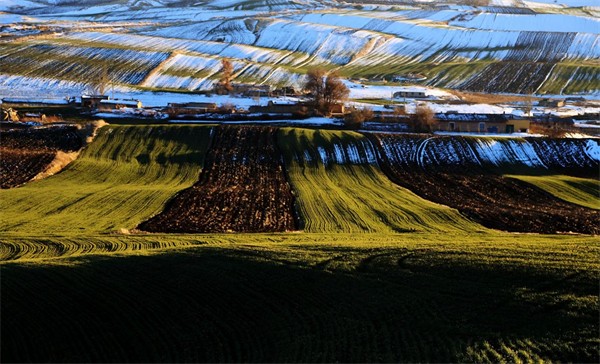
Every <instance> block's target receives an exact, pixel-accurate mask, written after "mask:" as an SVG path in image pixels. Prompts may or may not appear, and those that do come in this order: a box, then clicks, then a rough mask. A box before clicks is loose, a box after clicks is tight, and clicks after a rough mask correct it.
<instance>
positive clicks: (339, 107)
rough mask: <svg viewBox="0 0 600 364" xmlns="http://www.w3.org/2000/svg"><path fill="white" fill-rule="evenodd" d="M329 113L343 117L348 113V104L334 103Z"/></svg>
mask: <svg viewBox="0 0 600 364" xmlns="http://www.w3.org/2000/svg"><path fill="white" fill-rule="evenodd" d="M329 114H330V115H331V116H332V117H343V116H344V115H346V106H345V105H344V104H341V103H340V104H333V105H331V107H330V109H329Z"/></svg>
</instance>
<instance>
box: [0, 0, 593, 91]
mask: <svg viewBox="0 0 600 364" xmlns="http://www.w3.org/2000/svg"><path fill="white" fill-rule="evenodd" d="M599 15H600V6H599V5H598V4H597V1H595V0H563V1H561V0H557V1H554V0H536V1H521V0H519V1H516V0H492V1H490V4H489V6H480V7H476V6H470V5H466V4H464V3H461V1H458V2H456V3H454V4H451V3H444V4H436V3H429V2H420V1H415V2H414V3H413V4H412V5H406V4H404V5H402V6H392V5H377V4H373V5H366V4H365V5H364V6H362V7H359V6H354V5H352V4H349V3H344V2H338V1H333V0H254V1H241V0H227V1H198V2H189V1H183V0H144V1H140V0H123V1H119V2H110V3H109V4H106V2H104V1H100V0H86V1H81V2H73V1H61V0H19V1H17V0H2V1H0V96H10V95H12V94H13V93H16V94H22V93H28V92H39V91H40V87H41V86H43V85H48V86H50V87H47V88H48V89H51V90H52V93H53V94H64V93H69V92H71V91H72V90H77V89H82V88H85V87H86V86H87V85H89V84H90V83H92V82H93V80H94V79H96V78H98V75H99V74H100V73H101V72H102V70H108V72H109V73H110V77H111V79H112V81H113V84H114V87H115V88H117V89H118V90H132V89H136V88H138V89H139V88H142V89H152V90H158V91H160V90H165V91H166V90H173V89H180V90H184V91H185V90H187V91H198V90H206V89H210V88H211V87H213V85H214V82H215V80H217V79H218V78H219V72H220V61H221V60H222V59H223V58H228V59H230V60H231V61H232V63H233V64H234V67H235V77H236V80H237V81H239V82H251V83H257V84H273V85H279V86H284V85H289V86H296V87H298V86H299V85H300V84H301V83H302V81H303V74H304V73H305V72H306V70H307V69H308V68H310V67H314V66H324V67H326V68H328V69H336V70H338V71H339V72H340V73H341V74H342V75H344V76H346V77H353V78H366V79H381V78H388V79H391V78H393V77H394V76H402V75H405V74H409V73H419V74H423V75H425V76H426V77H427V78H426V79H425V80H424V81H422V82H421V84H420V85H419V87H428V88H427V90H428V91H429V94H431V95H432V96H433V97H444V95H443V94H444V91H440V90H439V89H437V88H439V87H446V88H459V89H467V90H472V91H484V92H503V93H537V94H545V93H549V94H578V95H587V96H590V95H592V97H594V98H596V97H597V96H599V95H600V63H599V59H600V16H599ZM393 90H394V89H393V88H392V87H375V86H368V87H364V88H363V87H356V88H352V94H351V96H352V97H354V98H388V97H390V92H392V91H393Z"/></svg>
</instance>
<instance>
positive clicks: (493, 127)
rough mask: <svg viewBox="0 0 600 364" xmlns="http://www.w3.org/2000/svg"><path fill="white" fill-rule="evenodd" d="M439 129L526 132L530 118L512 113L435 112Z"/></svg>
mask: <svg viewBox="0 0 600 364" xmlns="http://www.w3.org/2000/svg"><path fill="white" fill-rule="evenodd" d="M435 119H436V121H437V130H440V131H455V132H468V133H502V134H504V133H507V134H510V133H514V132H521V133H526V132H528V131H529V120H527V119H518V118H515V117H514V116H513V115H511V114H456V113H445V114H444V113H439V114H435Z"/></svg>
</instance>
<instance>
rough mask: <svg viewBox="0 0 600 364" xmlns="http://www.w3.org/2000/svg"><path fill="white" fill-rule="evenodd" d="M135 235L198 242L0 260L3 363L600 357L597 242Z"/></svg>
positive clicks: (551, 238) (435, 236) (368, 236)
mask: <svg viewBox="0 0 600 364" xmlns="http://www.w3.org/2000/svg"><path fill="white" fill-rule="evenodd" d="M104 239H106V240H113V239H125V238H123V237H115V236H106V237H104ZM126 239H130V241H131V242H132V243H133V242H136V241H137V242H140V241H144V240H147V241H152V240H156V239H159V240H164V241H168V240H169V239H171V242H172V243H173V244H174V245H177V244H180V243H181V244H183V243H186V242H187V243H192V242H193V241H196V244H200V243H205V245H202V246H197V247H190V248H187V249H182V248H180V249H173V248H171V249H169V250H162V253H161V254H157V253H158V251H156V252H155V254H152V251H149V250H145V251H140V252H131V253H128V254H124V253H123V252H113V253H109V252H107V253H106V254H112V255H85V256H78V257H71V258H63V259H54V260H39V261H22V262H21V263H20V262H14V263H4V264H2V265H0V270H1V274H2V280H1V281H0V284H1V289H2V293H3V294H2V296H1V300H2V301H1V304H2V313H3V324H2V332H3V340H2V359H3V361H6V362H13V361H32V362H41V361H52V362H69V361H77V362H82V361H83V362H94V361H101V362H112V361H119V362H123V361H131V362H161V361H162V362H184V361H192V362H234V361H243V362H303V361H308V362H335V361H341V362H353V361H354V362H377V361H385V362H478V363H482V362H527V361H534V362H539V361H565V362H596V361H597V359H598V353H597V347H598V344H599V340H598V337H597V332H598V322H597V304H598V296H597V272H598V270H599V269H600V265H599V264H598V261H597V259H596V258H597V256H598V254H599V253H600V251H599V249H598V245H597V243H595V242H594V241H593V239H592V238H590V237H569V238H565V237H559V236H531V235H512V234H497V235H485V236H480V237H478V236H473V235H471V236H468V235H464V236H462V237H456V236H450V235H448V234H409V235H406V234H397V235H377V234H366V235H365V234H359V235H352V234H334V235H323V234H272V235H271V234H268V235H265V234H260V235H220V236H205V235H195V236H171V237H170V238H169V237H166V236H160V237H155V236H132V237H127V238H126ZM48 240H49V241H48V242H56V243H60V242H62V239H61V238H49V239H48ZM80 240H81V243H85V241H86V240H87V239H86V238H82V239H80ZM73 242H74V241H73ZM36 244H38V243H36ZM24 263H26V264H24Z"/></svg>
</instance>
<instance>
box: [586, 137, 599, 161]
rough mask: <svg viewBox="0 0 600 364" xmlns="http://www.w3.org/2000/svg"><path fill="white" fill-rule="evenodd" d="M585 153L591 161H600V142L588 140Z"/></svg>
mask: <svg viewBox="0 0 600 364" xmlns="http://www.w3.org/2000/svg"><path fill="white" fill-rule="evenodd" d="M585 153H586V154H587V155H588V156H589V157H590V158H592V159H593V160H596V161H600V142H598V140H591V139H590V140H588V141H587V144H586V147H585Z"/></svg>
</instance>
